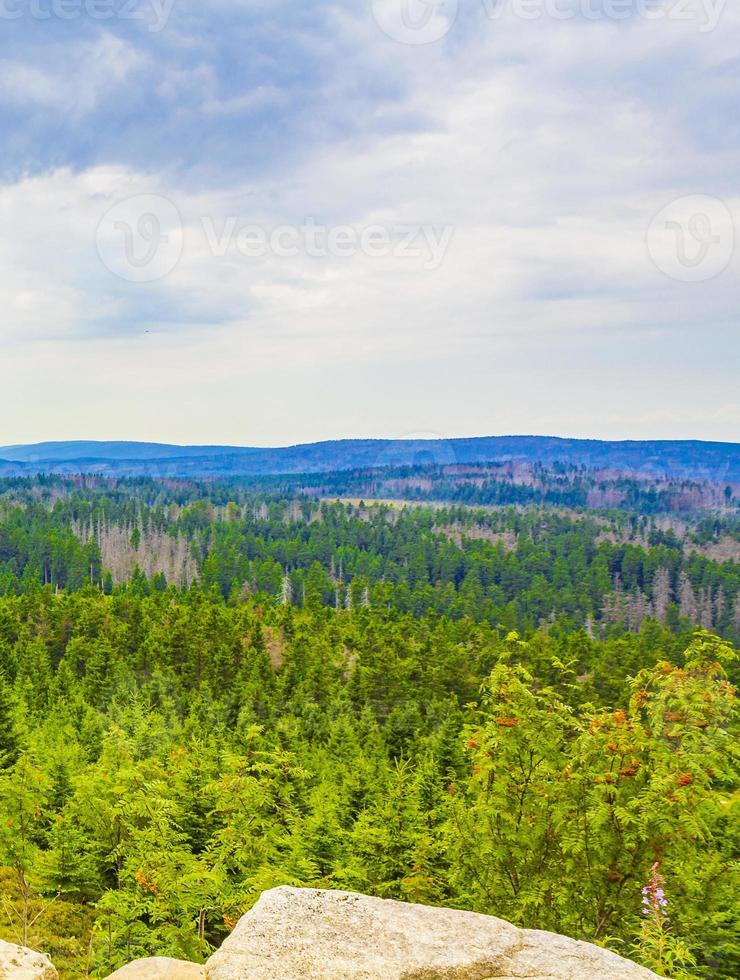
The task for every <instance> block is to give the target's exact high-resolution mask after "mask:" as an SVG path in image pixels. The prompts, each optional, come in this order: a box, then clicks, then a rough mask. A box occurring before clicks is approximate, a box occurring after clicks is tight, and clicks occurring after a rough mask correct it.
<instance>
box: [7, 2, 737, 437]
mask: <svg viewBox="0 0 740 980" xmlns="http://www.w3.org/2000/svg"><path fill="white" fill-rule="evenodd" d="M738 107H740V4H738V3H737V2H736V0H328V2H327V0H311V2H309V0H292V2H288V0H207V2H203V0H200V2H196V0H0V339H1V341H2V347H1V351H2V357H1V358H0V445H3V444H6V445H7V444H12V443H23V442H34V441H40V440H50V439H139V440H147V441H162V442H176V443H193V444H204V443H223V444H230V445H255V446H267V445H287V444H293V443H298V442H307V441H315V440H318V439H331V438H342V437H351V436H356V437H369V436H377V437H387V438H397V439H400V438H404V437H421V436H429V437H442V438H451V437H455V436H472V435H495V434H548V435H565V436H590V437H598V438H638V439H639V438H695V439H712V440H714V439H717V440H728V441H737V439H738V435H740V395H739V390H740V386H739V385H738V378H739V377H740V364H739V357H738V355H739V352H740V343H739V332H740V288H738V286H739V285H740V233H739V232H738V229H740V184H739V183H738V174H740V108H738Z"/></svg>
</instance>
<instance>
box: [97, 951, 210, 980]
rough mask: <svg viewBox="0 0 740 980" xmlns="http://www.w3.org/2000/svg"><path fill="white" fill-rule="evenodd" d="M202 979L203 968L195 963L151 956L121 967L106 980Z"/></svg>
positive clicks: (203, 975)
mask: <svg viewBox="0 0 740 980" xmlns="http://www.w3.org/2000/svg"><path fill="white" fill-rule="evenodd" d="M204 977H205V972H204V970H203V967H202V966H198V965H197V963H188V962H187V961H185V960H170V959H167V958H166V957H165V956H153V957H151V958H150V959H147V960H134V962H133V963H128V964H127V965H126V966H122V967H121V969H120V970H116V972H115V973H111V975H110V976H109V977H108V980H203V978H204Z"/></svg>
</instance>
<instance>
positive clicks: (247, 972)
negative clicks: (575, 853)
mask: <svg viewBox="0 0 740 980" xmlns="http://www.w3.org/2000/svg"><path fill="white" fill-rule="evenodd" d="M494 977H495V978H502V980H522V978H527V980H654V978H655V974H654V973H651V972H650V971H649V970H644V969H643V968H642V967H640V966H637V965H636V964H635V963H632V962H630V961H629V960H625V959H623V958H622V957H621V956H617V955H616V954H615V953H611V952H608V951H607V950H604V949H601V948H599V947H598V946H592V945H591V944H590V943H582V942H577V941H576V940H574V939H566V938H565V937H564V936H557V935H554V934H553V933H549V932H533V931H529V930H524V929H517V928H516V926H513V925H511V924H510V923H508V922H504V921H503V920H501V919H494V918H493V917H492V916H488V915H477V914H476V913H474V912H456V911H454V910H452V909H440V908H427V907H425V906H422V905H405V904H403V903H402V902H392V901H384V900H382V899H378V898H367V897H366V896H364V895H355V894H350V893H348V892H327V891H315V890H313V889H298V888H275V889H273V890H272V891H269V892H265V894H264V895H262V897H261V898H260V900H259V901H258V902H257V904H256V905H255V907H254V908H253V909H252V911H251V912H248V913H247V914H246V915H245V916H243V918H242V919H241V920H240V921H239V923H238V924H237V927H236V929H235V930H234V932H233V933H232V934H231V936H229V938H228V939H227V940H226V942H225V943H224V944H223V946H222V947H221V949H220V950H219V951H218V952H217V953H215V954H214V955H213V956H212V957H211V959H210V960H209V961H208V963H207V964H206V978H207V980H492V978H494Z"/></svg>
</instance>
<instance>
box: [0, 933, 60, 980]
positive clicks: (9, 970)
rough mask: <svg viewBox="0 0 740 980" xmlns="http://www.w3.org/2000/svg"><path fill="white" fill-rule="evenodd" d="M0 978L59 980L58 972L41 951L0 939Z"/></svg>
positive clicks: (10, 979) (0, 979) (7, 979)
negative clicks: (36, 951) (37, 951)
mask: <svg viewBox="0 0 740 980" xmlns="http://www.w3.org/2000/svg"><path fill="white" fill-rule="evenodd" d="M0 980H59V974H58V973H57V971H56V970H55V969H54V967H53V966H52V965H51V960H50V959H49V957H48V956H44V954H43V953H35V952H34V951H33V950H32V949H26V947H25V946H15V945H14V944H13V943H5V942H3V941H2V940H0Z"/></svg>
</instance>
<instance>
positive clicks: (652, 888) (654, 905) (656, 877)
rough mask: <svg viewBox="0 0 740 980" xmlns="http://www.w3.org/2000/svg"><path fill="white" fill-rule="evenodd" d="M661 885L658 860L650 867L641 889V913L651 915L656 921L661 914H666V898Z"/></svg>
mask: <svg viewBox="0 0 740 980" xmlns="http://www.w3.org/2000/svg"><path fill="white" fill-rule="evenodd" d="M663 885H664V880H663V875H662V874H660V862H659V861H656V862H655V864H654V865H653V866H652V868H651V869H650V878H649V879H648V883H647V884H646V885H645V887H644V888H643V889H642V912H643V915H652V916H653V917H654V918H655V919H656V920H657V921H658V922H660V920H661V916H667V915H668V911H667V909H668V899H667V898H666V897H665V891H664V889H663Z"/></svg>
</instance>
